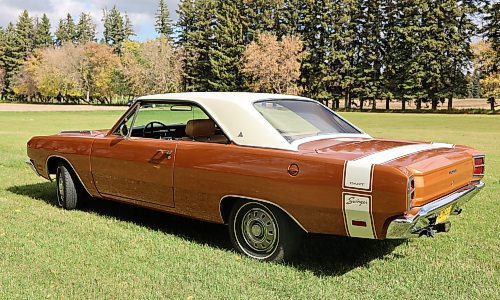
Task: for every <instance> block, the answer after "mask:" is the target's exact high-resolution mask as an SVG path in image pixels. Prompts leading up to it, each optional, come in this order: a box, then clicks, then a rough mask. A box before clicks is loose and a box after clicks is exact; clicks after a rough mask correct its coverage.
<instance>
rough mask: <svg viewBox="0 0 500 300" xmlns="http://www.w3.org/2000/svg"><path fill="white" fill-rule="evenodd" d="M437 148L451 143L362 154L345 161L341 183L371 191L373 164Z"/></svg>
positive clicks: (449, 146) (350, 187) (348, 186)
mask: <svg viewBox="0 0 500 300" xmlns="http://www.w3.org/2000/svg"><path fill="white" fill-rule="evenodd" d="M439 148H453V145H452V144H443V143H433V144H413V145H406V146H399V147H394V148H390V149H387V150H383V151H380V152H376V153H373V154H370V155H367V156H363V157H361V158H358V159H355V160H349V161H346V163H345V166H344V179H343V183H342V185H343V187H344V188H345V189H355V190H362V191H370V192H371V190H372V180H373V178H372V172H373V166H374V165H376V164H383V163H387V162H390V161H393V160H396V159H398V158H401V157H404V156H407V155H410V154H415V153H418V152H422V151H427V150H433V149H439Z"/></svg>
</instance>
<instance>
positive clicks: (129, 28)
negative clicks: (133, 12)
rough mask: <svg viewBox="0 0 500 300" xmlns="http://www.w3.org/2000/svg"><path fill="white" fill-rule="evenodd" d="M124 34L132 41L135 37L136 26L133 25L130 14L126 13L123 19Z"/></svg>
mask: <svg viewBox="0 0 500 300" xmlns="http://www.w3.org/2000/svg"><path fill="white" fill-rule="evenodd" d="M123 34H124V35H125V39H127V40H128V39H130V37H132V36H134V35H135V32H134V26H133V25H132V21H130V18H129V16H128V14H127V13H126V12H125V16H124V17H123Z"/></svg>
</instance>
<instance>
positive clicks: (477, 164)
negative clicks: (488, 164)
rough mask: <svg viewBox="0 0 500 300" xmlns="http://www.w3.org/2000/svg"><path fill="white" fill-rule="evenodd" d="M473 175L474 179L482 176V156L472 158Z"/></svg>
mask: <svg viewBox="0 0 500 300" xmlns="http://www.w3.org/2000/svg"><path fill="white" fill-rule="evenodd" d="M473 175H474V176H475V177H482V176H484V155H481V156H474V171H473Z"/></svg>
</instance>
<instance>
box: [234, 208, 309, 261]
mask: <svg viewBox="0 0 500 300" xmlns="http://www.w3.org/2000/svg"><path fill="white" fill-rule="evenodd" d="M229 235H230V237H231V242H232V243H233V246H234V248H235V249H236V250H237V251H238V252H240V253H243V254H246V255H248V256H250V257H253V258H255V259H259V260H263V261H274V262H281V261H284V260H286V259H288V258H290V257H292V256H293V255H294V254H295V253H296V251H297V250H298V248H299V246H300V241H301V237H302V231H301V230H300V229H299V228H297V225H296V224H294V223H293V221H292V220H291V219H290V217H288V216H287V215H286V214H285V213H283V212H282V211H281V210H279V209H277V208H275V207H274V206H271V205H265V204H263V203H260V202H255V201H251V202H240V203H237V204H235V205H234V206H233V208H232V210H231V214H230V216H229Z"/></svg>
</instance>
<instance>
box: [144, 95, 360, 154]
mask: <svg viewBox="0 0 500 300" xmlns="http://www.w3.org/2000/svg"><path fill="white" fill-rule="evenodd" d="M269 99H287V100H302V101H304V100H306V101H314V100H311V99H309V98H304V97H299V96H290V95H277V94H264V93H242V92H238V93H236V92H231V93H229V92H227V93H222V92H204V93H172V94H157V95H149V96H144V97H140V98H138V99H137V100H157V101H162V100H177V101H186V102H192V103H196V104H198V105H199V106H201V107H203V109H205V110H206V112H207V113H208V114H209V115H210V116H211V117H212V118H213V119H214V120H215V121H216V122H217V124H218V125H219V126H220V128H221V129H222V130H223V131H224V133H225V134H226V135H227V136H228V138H229V139H230V140H232V141H233V142H234V143H236V144H238V145H242V146H251V147H261V148H275V149H283V150H294V151H296V150H297V149H298V146H299V145H300V143H297V142H298V141H295V142H294V143H293V144H290V143H289V142H288V141H287V140H286V139H285V138H284V137H283V136H281V134H280V133H279V132H278V131H277V130H276V129H275V128H274V127H273V126H272V125H271V124H270V123H269V122H268V121H267V120H266V119H265V118H264V117H263V116H262V115H261V114H260V113H259V112H258V111H257V110H256V109H255V107H254V106H253V104H254V103H255V102H256V101H259V100H269ZM360 131H361V130H360ZM361 132H362V131H361ZM354 135H355V136H357V137H359V136H362V137H369V136H368V135H366V134H354ZM340 136H345V134H341V135H340ZM350 136H352V134H351V135H350ZM328 137H329V136H323V137H318V139H324V138H328ZM330 137H331V136H330ZM299 141H300V140H299Z"/></svg>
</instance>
